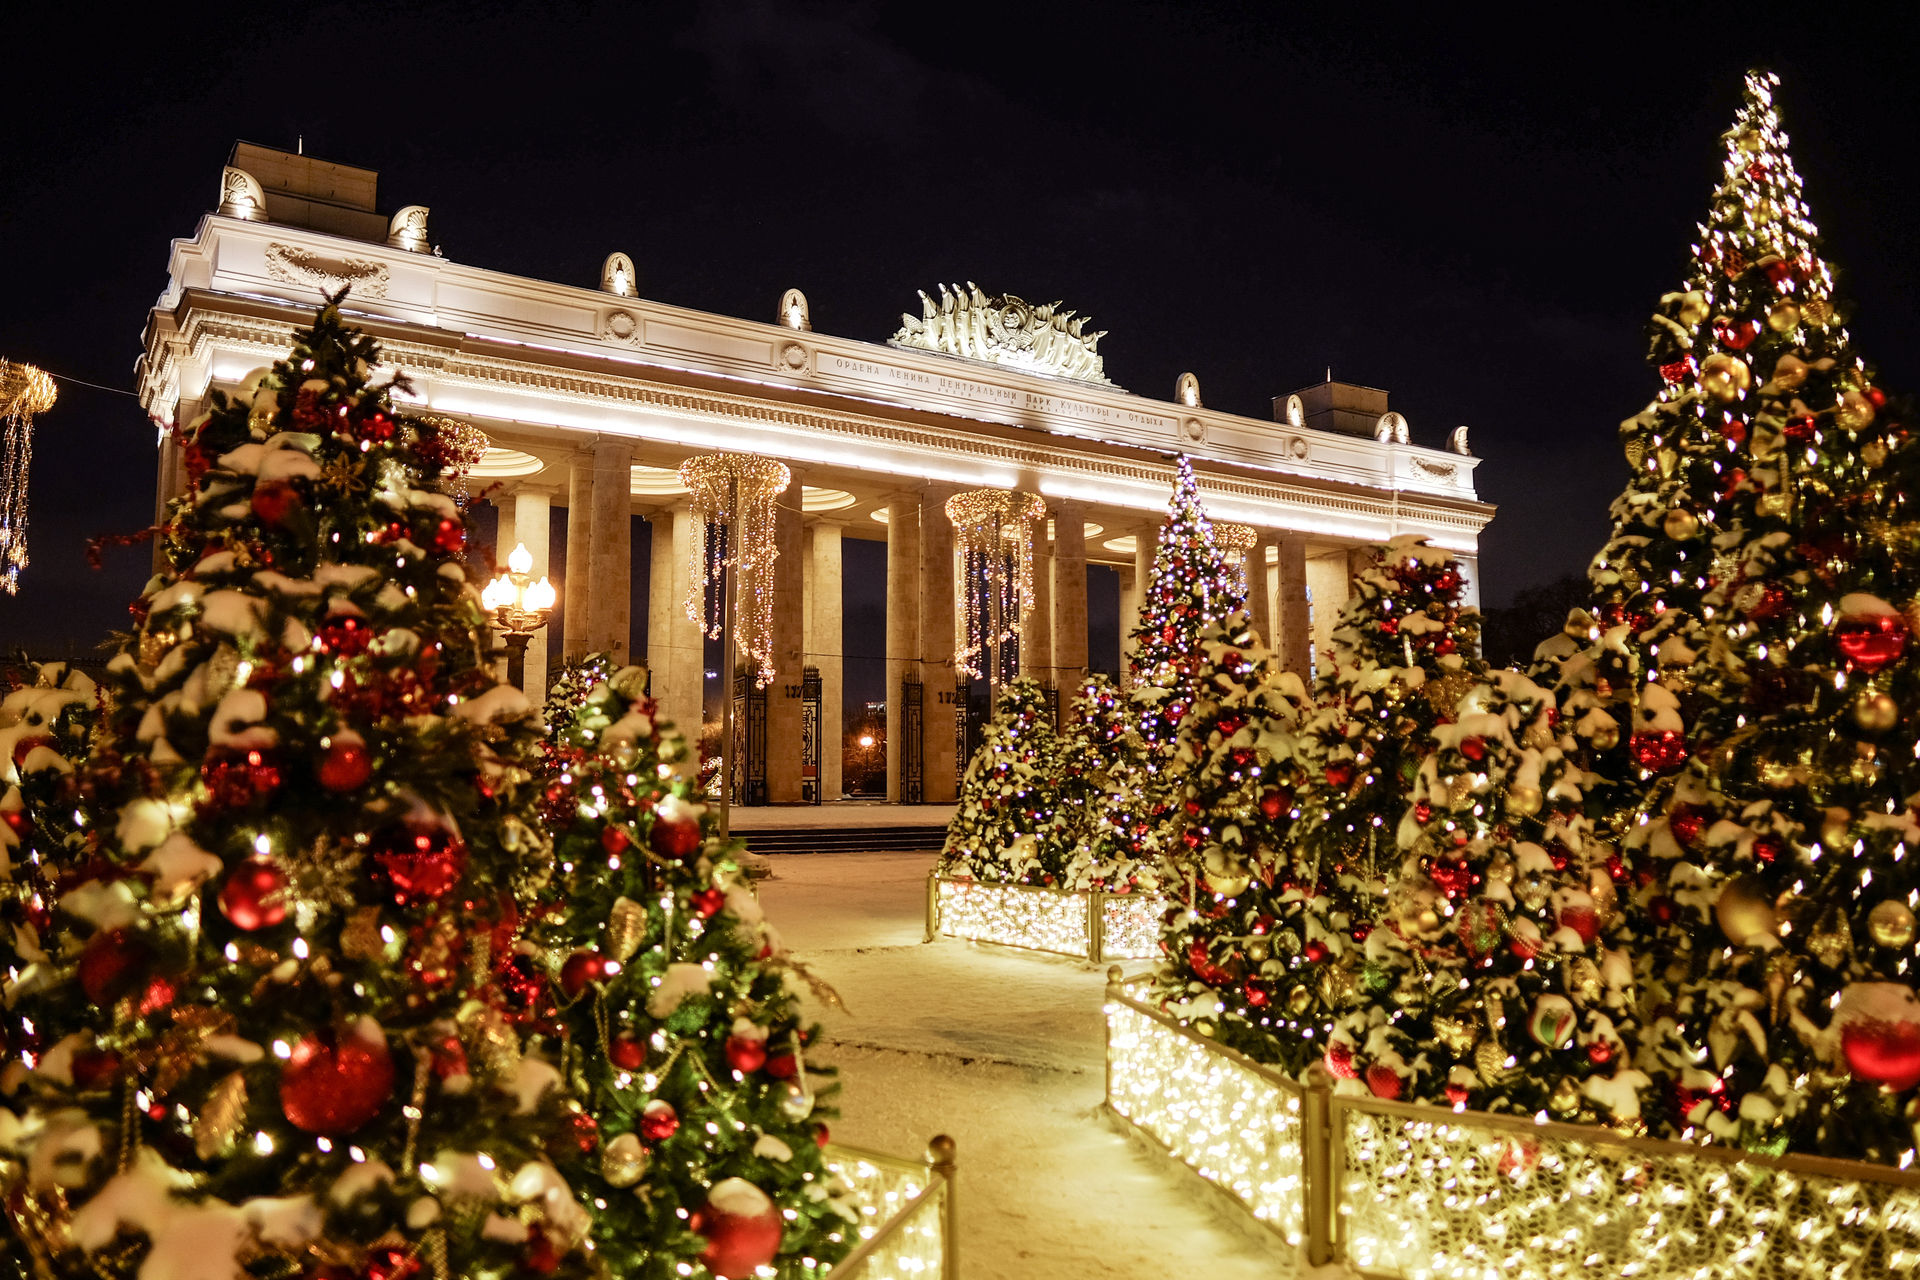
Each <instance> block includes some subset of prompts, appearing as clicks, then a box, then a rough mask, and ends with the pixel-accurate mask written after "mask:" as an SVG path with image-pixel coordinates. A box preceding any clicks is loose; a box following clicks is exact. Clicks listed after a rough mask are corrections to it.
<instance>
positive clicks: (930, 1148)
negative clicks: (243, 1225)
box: [927, 1133, 960, 1280]
mask: <svg viewBox="0 0 1920 1280" xmlns="http://www.w3.org/2000/svg"><path fill="white" fill-rule="evenodd" d="M927 1162H928V1163H929V1164H930V1165H932V1166H933V1176H934V1177H936V1178H938V1179H940V1181H941V1182H943V1183H945V1184H946V1186H945V1189H944V1191H945V1194H944V1195H943V1196H942V1198H941V1202H940V1203H941V1207H940V1235H941V1247H940V1280H960V1215H959V1213H958V1212H957V1211H956V1210H955V1209H954V1192H955V1190H956V1187H955V1182H956V1175H957V1174H958V1171H959V1170H958V1161H957V1160H956V1158H955V1152H954V1143H953V1139H952V1138H950V1137H948V1136H947V1135H946V1134H944V1133H938V1134H935V1135H934V1136H933V1140H932V1141H931V1142H929V1143H927Z"/></svg>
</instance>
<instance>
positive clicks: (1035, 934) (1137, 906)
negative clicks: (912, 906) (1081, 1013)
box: [927, 874, 1167, 964]
mask: <svg viewBox="0 0 1920 1280" xmlns="http://www.w3.org/2000/svg"><path fill="white" fill-rule="evenodd" d="M1166 907H1167V903H1166V899H1164V898H1159V897H1155V896H1153V895H1151V894H1141V893H1105V892H1102V891H1100V890H1098V889H1095V890H1092V891H1079V892H1076V891H1074V890H1070V889H1050V888H1047V887H1046V886H1044V885H1031V884H993V883H989V882H987V881H984V880H953V879H949V878H947V877H945V876H942V875H938V874H935V875H931V876H928V877H927V941H929V942H931V941H933V940H934V939H935V938H937V937H939V936H941V935H942V934H944V935H946V936H948V937H953V938H965V939H967V940H969V941H971V942H998V943H1001V944H1003V945H1005V946H1009V947H1026V948H1028V949H1029V950H1033V951H1052V952H1057V953H1059V954H1060V955H1067V956H1080V957H1083V958H1085V959H1088V960H1091V961H1093V962H1094V963H1096V964H1098V963H1100V962H1101V961H1103V960H1146V959H1150V958H1152V957H1154V956H1157V955H1159V954H1160V916H1161V913H1162V912H1164V911H1165V910H1166Z"/></svg>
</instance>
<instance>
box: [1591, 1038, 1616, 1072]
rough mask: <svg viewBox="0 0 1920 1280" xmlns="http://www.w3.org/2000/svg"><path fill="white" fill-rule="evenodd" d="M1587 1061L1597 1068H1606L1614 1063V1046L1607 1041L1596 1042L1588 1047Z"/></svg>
mask: <svg viewBox="0 0 1920 1280" xmlns="http://www.w3.org/2000/svg"><path fill="white" fill-rule="evenodd" d="M1587 1061H1588V1062H1591V1063H1592V1064H1593V1065H1594V1066H1596V1067H1604V1066H1606V1065H1607V1064H1608V1063H1609V1062H1612V1061H1613V1046H1612V1045H1610V1044H1608V1043H1607V1042H1606V1041H1605V1040H1595V1041H1594V1042H1593V1043H1592V1044H1590V1045H1588V1046H1587Z"/></svg>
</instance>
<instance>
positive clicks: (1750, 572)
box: [1641, 73, 1920, 1165]
mask: <svg viewBox="0 0 1920 1280" xmlns="http://www.w3.org/2000/svg"><path fill="white" fill-rule="evenodd" d="M1776 84H1777V82H1776V80H1775V79H1774V77H1772V76H1770V75H1766V74H1762V73H1754V74H1751V75H1749V76H1748V78H1747V84H1746V97H1745V101H1744V103H1743V105H1742V106H1741V109H1740V112H1739V114H1738V116H1737V117H1736V119H1735V121H1734V126H1733V128H1732V129H1731V130H1730V131H1729V132H1728V134H1727V135H1726V146H1727V152H1726V177H1725V179H1724V181H1723V182H1722V183H1721V185H1720V188H1719V189H1718V190H1717V191H1716V192H1715V195H1714V201H1713V213H1712V217H1711V219H1710V221H1709V223H1708V226H1707V227H1706V229H1705V233H1704V234H1703V236H1702V237H1701V243H1700V245H1699V249H1698V253H1697V263H1696V273H1695V278H1696V282H1697V285H1696V287H1697V291H1698V292H1699V293H1700V295H1701V298H1702V300H1703V303H1704V307H1703V308H1702V309H1701V310H1700V313H1699V319H1698V321H1697V322H1696V323H1695V324H1694V325H1693V327H1692V329H1691V330H1690V331H1689V332H1688V335H1687V336H1688V337H1689V338H1690V339H1691V343H1692V346H1691V348H1690V351H1691V354H1692V355H1693V356H1694V357H1695V363H1694V365H1693V366H1692V367H1690V368H1689V369H1688V370H1687V372H1686V374H1685V376H1684V378H1683V379H1682V380H1681V381H1682V383H1683V385H1684V386H1685V388H1686V403H1687V411H1688V412H1689V413H1691V414H1692V415H1694V416H1695V417H1696V418H1697V419H1698V420H1699V421H1700V422H1701V423H1703V424H1704V425H1705V427H1706V428H1707V429H1709V430H1712V431H1714V432H1716V433H1718V434H1719V435H1720V436H1721V437H1722V438H1723V440H1724V441H1725V448H1726V462H1725V466H1724V472H1723V490H1724V492H1723V496H1722V498H1721V500H1720V502H1721V510H1720V514H1719V518H1718V524H1719V527H1720V530H1721V532H1720V534H1719V536H1718V537H1717V538H1716V539H1715V542H1714V551H1715V561H1714V566H1713V574H1712V585H1711V589H1710V590H1709V591H1708V592H1707V593H1706V595H1705V596H1704V597H1703V598H1702V613H1703V615H1705V614H1708V613H1710V615H1711V621H1710V624H1709V631H1708V635H1707V643H1706V644H1705V645H1703V646H1701V648H1700V650H1699V652H1698V654H1697V656H1696V657H1695V660H1694V661H1693V662H1692V663H1691V664H1690V665H1689V667H1688V669H1687V671H1686V676H1687V678H1688V679H1689V680H1690V681H1691V682H1692V683H1693V685H1694V686H1695V688H1696V690H1697V691H1698V697H1699V699H1700V703H1701V708H1700V711H1699V714H1698V722H1697V727H1696V729H1695V733H1694V737H1693V740H1692V741H1691V742H1689V743H1688V746H1689V747H1690V748H1691V750H1692V752H1693V759H1692V763H1691V765H1690V767H1689V769H1688V771H1687V773H1686V775H1685V776H1684V777H1683V778H1681V779H1680V781H1679V782H1678V784H1677V785H1675V786H1673V787H1672V788H1670V789H1667V790H1665V791H1663V792H1659V793H1656V794H1655V796H1653V797H1652V798H1651V802H1652V803H1653V804H1654V805H1656V806H1657V812H1658V813H1659V815H1660V820H1659V821H1656V822H1653V823H1649V824H1647V826H1646V828H1645V829H1644V830H1645V834H1644V836H1642V837H1641V841H1642V843H1643V846H1644V848H1645V850H1646V852H1647V853H1648V854H1650V855H1651V856H1652V857H1653V858H1654V859H1655V860H1656V862H1657V863H1658V864H1659V866H1660V869H1661V875H1660V882H1659V884H1658V885H1657V886H1656V893H1655V895H1654V896H1653V898H1652V900H1651V901H1650V902H1649V904H1648V907H1649V910H1650V911H1651V912H1652V913H1653V915H1654V918H1655V919H1656V921H1664V922H1665V926H1664V928H1663V929H1662V930H1661V933H1660V940H1661V946H1660V948H1659V951H1658V955H1659V957H1660V959H1661V965H1660V967H1659V968H1658V970H1657V972H1656V973H1655V974H1654V975H1653V977H1654V980H1655V982H1656V983H1657V986H1656V990H1655V995H1656V997H1657V999H1658V1001H1659V1003H1658V1006H1657V1012H1658V1015H1659V1017H1658V1027H1657V1030H1658V1031H1660V1032H1662V1033H1664V1037H1663V1038H1660V1039H1658V1040H1656V1042H1655V1048H1654V1050H1653V1052H1652V1054H1651V1060H1652V1061H1653V1062H1654V1063H1655V1064H1656V1065H1657V1066H1658V1067H1659V1068H1660V1069H1661V1071H1662V1075H1663V1079H1664V1080H1665V1081H1667V1082H1669V1083H1670V1084H1671V1086H1672V1089H1673V1094H1672V1103H1673V1105H1672V1108H1671V1112H1670V1114H1669V1115H1668V1116H1667V1117H1666V1119H1667V1120H1668V1123H1669V1124H1670V1125H1671V1126H1672V1127H1673V1129H1674V1130H1676V1131H1678V1132H1681V1133H1683V1134H1693V1135H1695V1136H1702V1137H1706V1138H1710V1139H1713V1140H1719V1141H1731V1142H1738V1143H1742V1144H1744V1145H1747V1146H1749V1147H1751V1148H1754V1149H1759V1150H1766V1151H1777V1150H1781V1149H1784V1148H1787V1147H1792V1148H1795V1149H1801V1150H1809V1151H1819V1152H1824V1153H1828V1154H1836V1155H1848V1156H1860V1157H1866V1158H1869V1159H1875V1160H1884V1161H1888V1162H1892V1163H1898V1164H1901V1165H1905V1164H1908V1163H1910V1162H1911V1161H1912V1159H1913V1158H1914V1152H1915V1148H1916V1131H1915V1126H1914V1121H1915V1119H1916V1116H1917V1115H1920V1093H1916V1087H1917V1086H1920V998H1916V996H1915V994H1914V990H1913V971H1914V964H1915V961H1916V959H1920V945H1917V936H1916V935H1917V934H1920V930H1916V928H1915V924H1914V908H1915V906H1916V904H1920V879H1916V874H1915V871H1914V859H1913V858H1912V857H1911V856H1910V853H1911V850H1912V848H1913V847H1914V846H1915V845H1916V843H1920V816H1917V815H1916V812H1915V809H1914V806H1913V797H1914V796H1915V795H1916V793H1920V762H1916V759H1915V753H1914V751H1913V750H1912V744H1913V735H1912V733H1911V731H1910V730H1909V731H1908V732H1905V733H1902V732H1901V730H1902V728H1903V727H1904V726H1910V725H1911V723H1912V717H1913V715H1914V713H1915V710H1916V707H1917V706H1920V684H1917V683H1916V679H1917V678H1920V677H1916V671H1920V668H1916V666H1915V664H1914V661H1913V657H1914V649H1915V644H1914V627H1915V624H1916V619H1920V613H1916V596H1920V520H1916V516H1915V513H1914V511H1913V510H1912V499H1911V497H1910V495H1911V494H1912V493H1913V491H1914V486H1915V484H1916V483H1917V482H1920V450H1917V449H1916V446H1915V445H1914V443H1913V437H1912V435H1911V433H1910V430H1909V427H1908V423H1909V422H1910V421H1911V414H1910V412H1909V411H1908V410H1906V409H1905V408H1904V407H1901V406H1896V405H1895V404H1893V403H1891V402H1890V401H1889V400H1888V399H1887V397H1886V395H1885V394H1884V393H1883V391H1882V390H1881V388H1880V387H1879V386H1878V385H1877V384H1876V382H1875V379H1874V377H1873V375H1872V373H1871V371H1870V370H1869V369H1868V367H1867V366H1866V364H1865V363H1864V362H1863V361H1862V360H1861V358H1860V357H1859V355H1858V354H1857V353H1856V352H1855V350H1854V347H1853V343H1852V340H1851V337H1850V335H1849V334H1848V332H1847V330H1846V328H1845V326H1844V324H1843V316H1842V314H1841V312H1842V307H1841V303H1840V302H1839V301H1838V299H1837V298H1836V295H1835V292H1834V279H1833V272H1832V270H1831V269H1830V268H1829V266H1828V265H1827V263H1826V262H1825V261H1824V260H1823V259H1822V257H1821V256H1820V252H1819V248H1818V243H1817V240H1816V238H1815V231H1814V227H1813V225H1812V222H1811V220H1810V218H1809V217H1808V212H1807V207H1806V205H1805V203H1804V201H1803V200H1802V198H1801V192H1800V180H1799V177H1798V175H1797V174H1796V173H1795V171H1794V168H1793V164H1792V161H1791V159H1790V158H1789V156H1788V153H1787V139H1786V135H1785V134H1784V133H1783V132H1782V131H1781V128H1780V122H1779V119H1778V116H1777V114H1776V112H1775V110H1774V105H1773V92H1774V89H1775V87H1776ZM1676 341H1678V338H1677V337H1676Z"/></svg>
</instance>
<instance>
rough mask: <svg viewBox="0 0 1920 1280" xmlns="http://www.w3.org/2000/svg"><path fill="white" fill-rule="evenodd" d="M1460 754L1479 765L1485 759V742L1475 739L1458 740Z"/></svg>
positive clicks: (1482, 739)
mask: <svg viewBox="0 0 1920 1280" xmlns="http://www.w3.org/2000/svg"><path fill="white" fill-rule="evenodd" d="M1460 754H1461V755H1463V756H1465V757H1466V758H1467V759H1469V760H1471V761H1473V762H1474V763H1475V764H1479V763H1480V762H1481V761H1482V760H1485V759H1486V758H1487V740H1486V739H1485V738H1477V737H1476V738H1462V739H1460Z"/></svg>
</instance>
